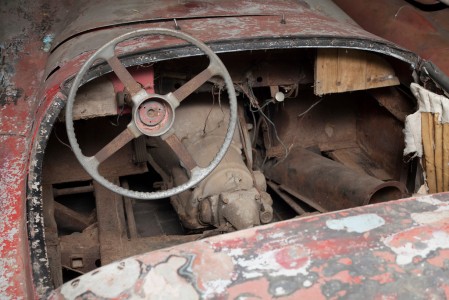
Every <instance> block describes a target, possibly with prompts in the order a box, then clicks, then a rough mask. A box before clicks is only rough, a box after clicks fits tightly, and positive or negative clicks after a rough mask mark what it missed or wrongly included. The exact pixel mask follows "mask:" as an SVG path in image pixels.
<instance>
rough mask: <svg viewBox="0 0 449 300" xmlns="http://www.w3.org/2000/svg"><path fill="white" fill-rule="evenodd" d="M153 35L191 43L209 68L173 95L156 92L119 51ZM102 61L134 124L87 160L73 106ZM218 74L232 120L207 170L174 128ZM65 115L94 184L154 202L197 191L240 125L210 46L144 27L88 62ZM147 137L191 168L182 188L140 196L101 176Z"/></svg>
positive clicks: (224, 75)
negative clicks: (121, 89)
mask: <svg viewBox="0 0 449 300" xmlns="http://www.w3.org/2000/svg"><path fill="white" fill-rule="evenodd" d="M147 35H165V36H171V37H175V38H178V39H181V40H184V41H186V42H189V43H191V44H193V45H194V46H196V47H198V48H199V49H200V50H201V51H203V52H204V53H205V54H206V55H207V56H208V57H209V66H208V67H207V68H206V69H204V70H203V71H202V72H201V73H199V74H198V75H196V76H195V77H193V78H192V79H191V80H189V81H188V82H187V83H185V84H184V85H182V86H181V87H180V88H178V89H177V90H176V91H174V92H170V93H168V94H165V95H159V94H150V93H148V92H147V91H146V90H145V89H144V88H142V87H141V86H140V84H139V83H138V82H136V81H135V80H134V78H133V77H132V76H131V74H130V73H129V72H128V71H127V70H126V68H125V66H124V65H123V64H122V63H121V62H120V60H119V59H118V57H117V56H116V54H115V48H116V46H117V44H118V43H120V42H123V41H125V40H129V39H132V38H136V37H141V36H147ZM97 59H103V60H105V61H106V62H107V63H108V64H109V66H110V67H111V69H112V71H114V73H115V74H116V75H117V77H118V78H119V79H120V81H121V82H122V83H123V85H124V86H125V88H126V90H127V91H128V92H129V94H130V95H131V99H132V106H133V108H132V120H131V122H130V123H129V124H128V125H127V128H126V129H125V130H124V131H122V132H121V133H120V134H119V135H118V136H116V137H115V138H114V139H113V140H112V141H111V142H109V143H108V144H107V145H106V146H104V147H103V148H102V149H101V150H100V151H98V152H97V153H96V154H95V155H94V156H90V157H87V156H84V155H83V154H82V152H81V149H80V147H79V145H78V141H77V139H76V137H75V131H74V128H73V116H72V115H73V103H74V101H75V96H76V93H77V91H78V88H79V86H80V84H81V81H82V79H83V77H84V75H85V74H86V72H87V71H88V70H89V68H90V67H91V66H92V64H93V63H94V62H95V61H96V60H97ZM213 76H220V77H222V78H223V79H224V81H225V84H226V89H227V92H228V97H229V102H230V116H229V122H228V128H227V132H226V135H225V139H224V142H223V144H222V145H221V147H220V149H219V150H218V152H217V154H216V155H215V157H214V159H212V161H211V162H210V164H209V165H208V166H207V167H204V168H202V167H199V166H198V165H197V164H196V162H195V160H194V159H193V157H192V156H191V155H190V153H189V152H188V151H187V149H186V148H185V147H184V145H183V144H182V142H181V141H180V140H179V138H178V137H177V136H176V133H175V131H174V130H173V128H172V125H173V122H174V120H175V110H176V108H177V107H178V106H179V105H180V104H181V102H182V101H183V100H184V99H185V98H186V97H187V96H189V95H190V94H192V93H193V92H194V91H195V90H197V89H198V88H199V87H200V86H201V85H202V84H204V83H205V82H206V81H207V80H209V79H210V78H211V77H213ZM65 117H66V129H67V135H68V139H69V142H70V145H71V146H72V150H73V152H74V154H75V156H76V158H77V159H78V161H79V162H80V163H81V165H82V166H83V168H84V169H85V170H86V172H87V173H89V175H90V176H92V178H93V179H94V180H96V181H97V182H98V183H100V184H101V185H103V186H104V187H105V188H107V189H109V190H111V191H113V192H116V193H118V194H120V195H123V196H127V197H130V198H135V199H141V200H154V199H161V198H166V197H170V196H173V195H176V194H179V193H181V192H183V191H185V190H187V189H189V188H192V187H193V186H195V185H196V184H198V183H199V182H200V181H201V180H203V179H204V178H205V177H206V176H207V175H209V174H210V173H211V172H212V171H213V170H214V169H215V167H217V166H218V164H219V163H220V161H221V160H222V159H223V157H224V156H225V154H226V151H227V150H228V148H229V146H230V144H231V142H232V137H233V135H234V130H235V126H236V122H237V99H236V96H235V91H234V86H233V83H232V80H231V77H230V76H229V72H228V70H227V69H226V67H225V66H224V64H223V62H222V61H221V60H220V59H219V58H218V56H217V55H216V54H215V53H214V52H213V51H212V50H211V49H210V48H209V47H208V46H206V45H205V44H204V43H202V42H200V41H199V40H197V39H195V38H193V37H192V36H190V35H187V34H185V33H183V32H180V31H175V30H170V29H162V28H158V29H154V28H150V29H139V30H135V31H132V32H129V33H126V34H123V35H121V36H119V37H117V38H115V39H113V40H111V41H110V42H108V43H106V44H105V45H103V46H102V47H101V48H99V49H98V50H97V51H96V52H95V53H94V54H93V55H92V56H91V57H90V58H89V59H88V60H87V61H86V62H85V63H84V65H83V66H82V67H81V69H80V71H79V72H78V74H77V75H76V77H75V79H74V81H73V84H72V86H71V88H70V92H69V96H68V99H67V104H66V116H65ZM141 135H146V136H152V137H155V136H159V137H161V138H162V140H164V141H165V142H166V143H167V145H168V146H169V147H170V148H171V149H172V150H173V151H174V153H175V154H176V155H177V157H178V159H179V160H180V163H181V165H182V166H183V167H184V168H186V169H187V170H188V172H189V174H190V176H189V180H188V181H187V182H185V183H183V184H181V185H178V186H176V187H173V188H170V189H168V190H164V191H157V192H139V191H133V190H129V189H125V188H122V187H121V186H118V185H115V184H114V183H112V182H110V181H108V180H107V179H106V178H104V177H103V176H102V175H100V173H99V172H98V167H99V165H100V164H101V163H102V162H104V161H105V160H106V159H107V158H109V157H110V156H111V155H112V154H114V153H115V152H117V151H118V150H119V149H120V148H122V147H123V146H124V145H126V144H127V143H128V142H129V141H131V140H132V139H134V138H137V137H139V136H141Z"/></svg>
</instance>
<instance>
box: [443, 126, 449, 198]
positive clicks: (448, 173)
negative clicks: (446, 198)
mask: <svg viewBox="0 0 449 300" xmlns="http://www.w3.org/2000/svg"><path fill="white" fill-rule="evenodd" d="M443 188H444V191H449V124H443Z"/></svg>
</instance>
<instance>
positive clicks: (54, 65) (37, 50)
mask: <svg viewBox="0 0 449 300" xmlns="http://www.w3.org/2000/svg"><path fill="white" fill-rule="evenodd" d="M173 2H174V1H173ZM82 3H83V5H86V7H85V8H83V9H89V5H90V4H89V3H88V2H82ZM170 3H172V2H170ZM191 3H193V5H191ZM204 3H208V5H207V7H206V8H207V9H206V10H205V12H204V11H203V12H202V13H201V14H200V13H194V12H195V11H197V10H196V9H197V8H198V7H202V5H204ZM211 3H212V2H198V1H192V2H190V1H185V2H184V1H182V2H179V1H177V2H176V4H177V6H178V7H181V8H182V9H181V8H180V9H179V10H176V11H175V13H173V14H172V15H169V17H170V19H171V18H178V17H179V18H181V19H182V18H183V16H184V19H183V20H179V21H178V24H179V26H180V27H181V30H183V31H185V32H187V33H189V34H191V35H193V36H194V37H197V38H198V39H200V40H203V41H205V42H208V43H209V44H210V45H211V47H212V48H213V49H214V50H215V51H217V52H229V51H242V50H251V49H271V48H285V47H297V48H301V47H309V48H313V47H342V48H356V49H366V50H369V51H376V52H380V53H383V54H386V55H391V56H393V57H395V58H399V59H401V60H403V61H405V62H407V63H408V64H409V65H410V67H411V68H417V67H418V66H419V63H420V58H419V57H418V56H417V55H415V54H413V53H412V52H410V51H407V50H404V49H402V48H400V47H398V46H396V45H395V44H393V43H391V42H388V41H386V40H384V39H381V38H379V37H377V36H374V35H373V34H370V33H368V32H366V31H364V30H362V29H360V28H359V27H358V26H357V25H355V23H354V22H352V21H351V20H350V19H349V18H348V17H347V16H346V15H345V14H344V13H342V12H341V11H340V10H338V9H336V6H335V5H333V4H332V3H330V2H328V1H320V2H315V3H321V6H320V5H312V1H297V2H296V1H295V2H294V3H293V2H283V1H277V2H276V3H277V4H276V5H277V6H274V4H275V3H274V2H271V3H270V5H269V6H267V5H264V4H263V3H265V2H264V1H259V2H257V1H251V2H248V1H246V2H244V3H243V4H242V5H246V6H245V7H247V9H248V11H244V12H242V11H240V10H239V9H238V7H235V9H234V10H233V11H231V12H230V13H229V14H226V16H224V14H223V8H220V9H217V10H216V11H214V10H213V9H212V10H211V7H212V6H211ZM254 3H262V4H261V6H260V7H259V10H256V11H254V10H252V8H253V7H254ZM292 3H293V4H292ZM329 3H330V4H329ZM181 4H182V5H181ZM326 4H327V6H326ZM70 5H71V2H70V1H67V2H62V1H53V2H52V3H51V4H49V3H44V2H43V1H33V2H25V3H22V2H14V1H9V2H8V3H7V5H6V6H5V8H4V9H3V10H2V12H1V16H2V19H3V20H8V26H5V27H3V28H4V30H3V31H2V37H1V41H2V42H1V49H2V60H3V61H5V62H6V63H4V64H2V66H1V71H2V73H1V76H2V77H1V79H2V85H3V86H2V89H3V90H2V94H1V98H0V119H1V122H0V141H1V143H2V147H1V148H0V169H1V177H0V210H1V211H2V212H3V214H4V217H2V218H1V219H0V229H1V231H2V234H1V239H0V242H1V244H2V246H1V247H0V267H1V269H2V271H1V272H0V297H3V296H5V297H13V298H17V299H18V298H31V297H37V296H38V295H41V296H42V295H44V294H45V293H47V292H48V291H49V285H48V283H47V282H45V276H46V275H47V273H46V272H48V270H47V269H48V261H47V260H46V253H45V245H44V241H43V232H41V231H39V226H38V225H39V224H40V225H42V222H43V220H42V215H41V212H39V210H38V209H37V210H27V209H26V205H27V204H28V205H29V206H32V205H34V204H37V207H39V203H38V202H39V199H40V198H39V197H40V193H41V186H40V177H39V176H40V173H39V172H40V170H41V164H42V157H43V153H44V149H45V146H46V141H47V139H48V135H49V134H50V131H51V128H52V124H53V122H54V120H55V119H56V118H57V116H58V114H59V112H60V110H61V109H62V107H63V105H64V101H65V94H64V93H65V92H66V88H67V86H66V85H64V84H65V83H67V84H68V85H69V84H70V82H69V81H68V80H69V79H70V78H71V77H73V76H74V75H75V74H76V73H77V71H78V70H79V68H80V67H81V66H82V64H83V63H84V62H85V61H86V59H87V58H88V57H89V55H90V54H91V53H93V51H95V50H96V49H97V48H98V47H99V46H101V45H102V43H104V42H105V41H107V40H109V39H110V38H111V37H113V36H116V35H117V34H119V33H120V32H122V31H130V30H133V29H137V28H140V27H148V26H155V27H165V28H173V26H174V22H173V21H172V20H170V21H167V20H166V19H165V18H164V19H163V20H156V19H154V18H158V16H159V17H160V16H163V15H165V12H164V10H160V11H159V12H157V13H155V12H154V11H152V10H149V11H148V15H147V16H146V17H145V16H144V17H143V18H141V17H140V15H139V14H138V13H137V12H136V13H135V14H133V16H135V18H134V19H132V18H125V19H121V18H119V17H120V16H121V15H120V14H117V13H115V12H114V11H112V12H111V14H112V15H110V16H109V15H106V13H105V12H104V11H103V14H105V15H104V16H103V17H104V19H103V21H102V22H103V23H98V24H96V25H95V26H94V25H92V24H91V23H89V22H88V21H89V20H91V17H89V18H88V19H87V21H86V20H85V21H83V20H84V19H83V18H81V17H80V18H79V19H78V23H77V24H76V28H75V29H73V28H72V29H71V28H68V29H66V30H67V32H68V33H67V32H66V33H59V31H60V28H63V26H62V24H64V22H65V20H70V17H69V16H68V15H67V13H68V14H71V13H73V12H72V11H70V9H69V8H70ZM95 5H96V4H95ZM221 5H222V7H225V8H228V7H230V5H231V2H230V1H229V2H225V3H222V4H221ZM226 5H228V6H226ZM289 5H294V6H295V7H298V12H296V11H291V9H290V6H289ZM165 9H166V10H168V9H170V10H171V9H172V8H171V7H169V5H168V4H167V7H166V8H165ZM266 9H268V10H269V11H268V12H267V13H265V12H266ZM326 9H327V10H326ZM74 11H76V10H74ZM189 12H190V14H189ZM284 12H285V14H284ZM145 13H146V12H145ZM235 14H238V16H235ZM75 15H76V14H75ZM100 15H101V14H100ZM11 16H12V17H11ZM16 16H17V17H16ZM86 16H87V15H86ZM150 17H152V18H153V21H155V22H149V23H141V21H144V20H145V21H146V20H151V18H150ZM283 20H284V21H283ZM156 21H157V22H156ZM3 22H4V21H3ZM123 22H126V23H135V22H137V23H136V24H134V25H131V24H124V25H123V26H122V27H120V26H117V27H108V26H111V25H118V24H122V23H123ZM5 23H6V22H5ZM284 23H285V24H284ZM2 25H3V24H2ZM97 26H98V27H104V26H106V27H105V28H103V29H98V30H96V28H97ZM72 36H74V37H73V38H71V37H72ZM69 38H70V39H69ZM53 39H54V40H55V42H54V46H56V45H58V47H57V48H56V49H54V51H53V53H51V54H50V53H49V52H48V51H49V45H48V44H49V43H50V44H51V41H52V40H53ZM96 40H97V41H98V43H96V42H95V41H96ZM58 41H59V44H58ZM62 42H63V43H62ZM176 45H179V44H176V43H173V41H170V40H168V41H166V40H159V41H151V42H150V41H148V40H145V39H143V40H140V41H138V42H133V43H129V44H127V45H125V46H124V47H123V48H122V49H121V51H122V53H123V54H127V55H129V54H130V53H135V52H139V51H142V50H144V49H148V48H149V47H154V48H157V49H160V50H161V51H160V56H155V58H151V55H148V56H147V58H148V62H152V61H156V60H162V59H168V58H173V57H182V56H191V55H198V52H196V50H192V49H188V48H183V47H176V48H175V50H176V51H171V50H170V47H173V46H176ZM164 51H165V52H164ZM167 53H171V54H170V55H169V54H167ZM138 59H139V55H135V56H133V57H131V56H130V57H129V58H128V60H125V61H126V63H127V64H128V65H132V64H138V63H139V61H138ZM141 62H142V61H140V63H141ZM44 70H46V71H44ZM108 71H109V70H108V69H103V70H101V69H100V70H97V71H96V73H95V72H94V73H93V74H92V77H96V76H99V75H101V74H103V73H106V72H108ZM47 77H48V79H47ZM27 199H28V203H27ZM33 201H36V203H33ZM407 201H409V202H410V203H414V202H413V200H407ZM409 202H399V203H398V204H397V205H402V204H401V203H409ZM416 203H418V206H419V203H420V202H419V201H418V202H416ZM391 205H396V204H391ZM389 206H390V204H386V205H385V206H384V208H382V209H384V210H389ZM421 208H422V207H421ZM26 212H28V215H27V213H26ZM356 212H357V211H355V212H354V213H356ZM346 213H347V212H345V213H344V214H346ZM404 213H406V212H404ZM330 216H333V215H326V216H323V217H322V218H323V220H324V219H326V218H329V217H330ZM408 217H409V216H408ZM315 218H317V217H313V218H312V219H304V220H294V221H290V222H284V223H281V224H280V225H278V224H273V225H270V226H269V227H264V228H265V229H251V230H250V231H248V232H249V233H245V232H243V233H234V234H233V235H231V236H223V237H220V238H215V240H217V241H218V240H220V239H221V238H223V239H224V240H227V239H231V238H233V237H235V238H238V237H239V236H241V235H242V236H244V235H245V234H254V233H255V232H257V231H258V230H269V228H276V230H277V229H279V228H280V229H282V228H283V229H285V230H289V229H288V228H290V227H291V229H290V232H291V231H292V230H293V231H295V232H296V229H295V228H297V227H295V226H296V225H295V224H297V223H295V222H306V220H314V219H315ZM406 218H407V215H404V220H405V219H406ZM318 219H320V218H318ZM317 222H319V221H317ZM404 222H405V221H404ZM298 224H300V223H298ZM317 224H318V223H317ZM404 224H405V223H404ZM409 225H410V224H409ZM27 226H28V228H27ZM404 226H405V225H404ZM384 227H386V226H384ZM316 228H319V226H318V227H316ZM320 228H321V227H320ZM402 229H404V230H405V227H403V228H402ZM392 230H393V228H392ZM338 233H339V232H338V231H336V232H334V234H338ZM27 234H28V235H29V237H30V238H31V240H34V241H35V242H33V243H31V244H29V243H28V238H27ZM323 234H324V233H323ZM304 238H305V237H304ZM198 244H201V243H198ZM257 245H258V244H253V245H252V246H257ZM250 246H251V245H250ZM182 247H184V246H181V248H182ZM186 247H190V246H186ZM239 247H240V246H239ZM314 247H315V248H316V247H318V246H314ZM30 249H31V252H33V256H32V258H31V259H32V261H30ZM236 249H237V248H236ZM170 251H176V250H170ZM30 266H31V267H30ZM32 268H33V269H34V271H33V270H32ZM32 273H33V274H35V278H34V280H35V281H34V283H33V282H32V279H31V277H32V275H31V274H32ZM36 274H38V275H36ZM39 274H40V276H39ZM36 276H37V277H36ZM265 283H266V282H265Z"/></svg>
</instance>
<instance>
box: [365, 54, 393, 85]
mask: <svg viewBox="0 0 449 300" xmlns="http://www.w3.org/2000/svg"><path fill="white" fill-rule="evenodd" d="M366 54H367V55H366V81H365V82H366V85H365V89H372V88H378V87H385V86H393V85H399V84H400V82H399V79H398V78H397V77H396V75H395V73H394V70H393V68H392V67H391V66H390V65H389V64H388V62H387V61H385V60H384V59H383V58H382V57H380V56H378V55H375V54H373V53H366Z"/></svg>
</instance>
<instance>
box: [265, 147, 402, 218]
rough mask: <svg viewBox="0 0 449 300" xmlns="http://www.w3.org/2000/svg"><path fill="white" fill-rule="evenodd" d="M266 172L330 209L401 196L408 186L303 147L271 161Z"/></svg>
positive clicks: (300, 195) (303, 196)
mask: <svg viewBox="0 0 449 300" xmlns="http://www.w3.org/2000/svg"><path fill="white" fill-rule="evenodd" d="M265 174H266V176H267V177H268V178H270V179H271V180H273V181H276V182H278V183H282V184H283V185H284V186H286V187H288V189H291V190H293V193H296V194H298V198H299V199H301V198H305V199H306V200H307V199H310V200H312V201H313V202H316V203H317V204H319V206H321V207H323V208H324V209H325V210H327V211H333V210H338V209H345V208H349V207H355V206H361V205H366V204H368V203H377V202H383V201H388V200H393V199H399V198H402V197H403V196H404V195H405V186H403V185H402V184H400V183H399V182H397V181H388V182H383V181H381V180H379V179H377V178H374V177H372V176H368V175H365V174H361V173H357V172H354V171H353V170H351V169H350V168H348V167H346V166H344V165H342V164H340V163H338V162H335V161H333V160H331V159H328V158H325V157H323V156H321V155H319V154H316V153H313V152H311V151H308V150H305V149H302V148H295V149H292V150H291V151H290V153H289V155H288V156H287V158H286V159H284V160H283V161H281V162H280V163H277V164H276V165H275V166H269V165H267V166H266V168H265ZM287 191H288V190H287ZM310 200H309V202H308V204H309V205H310V204H311V203H310ZM311 206H312V207H314V205H311ZM319 211H320V210H319Z"/></svg>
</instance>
